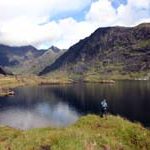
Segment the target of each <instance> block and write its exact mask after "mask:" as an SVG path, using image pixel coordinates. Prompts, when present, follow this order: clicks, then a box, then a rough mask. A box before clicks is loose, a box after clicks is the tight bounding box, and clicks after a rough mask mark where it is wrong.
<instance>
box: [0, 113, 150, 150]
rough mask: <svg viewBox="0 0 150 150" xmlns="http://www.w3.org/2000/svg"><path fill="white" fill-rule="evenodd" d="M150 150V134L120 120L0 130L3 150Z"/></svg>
mask: <svg viewBox="0 0 150 150" xmlns="http://www.w3.org/2000/svg"><path fill="white" fill-rule="evenodd" d="M110 149H111V150H149V149H150V131H149V130H147V129H145V128H143V127H142V126H141V125H139V124H134V123H131V122H129V121H127V120H124V119H122V118H120V117H114V116H109V117H108V119H107V120H106V119H104V118H100V117H99V116H95V115H88V116H85V117H81V118H80V119H79V121H78V122H77V123H76V124H74V125H71V126H70V127H67V128H61V129H51V128H43V129H32V130H28V131H19V130H15V129H12V128H9V127H0V150H110Z"/></svg>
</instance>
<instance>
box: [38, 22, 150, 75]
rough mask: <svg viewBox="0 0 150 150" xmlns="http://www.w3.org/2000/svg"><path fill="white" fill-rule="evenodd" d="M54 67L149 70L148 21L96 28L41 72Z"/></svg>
mask: <svg viewBox="0 0 150 150" xmlns="http://www.w3.org/2000/svg"><path fill="white" fill-rule="evenodd" d="M56 70H57V71H58V70H66V71H67V72H73V73H79V74H83V73H85V72H91V71H93V72H97V73H101V74H110V75H111V74H112V73H113V72H117V73H119V74H120V73H121V74H124V73H129V72H139V71H146V72H147V71H149V70H150V23H147V24H141V25H139V26H136V27H132V28H127V27H108V28H99V29H98V30H96V31H95V32H94V33H93V34H92V35H91V36H89V37H87V38H85V39H83V40H81V41H80V42H79V43H77V44H75V45H73V46H72V47H71V48H70V49H69V50H68V51H67V52H66V53H64V54H63V55H62V56H60V57H59V58H58V59H57V60H56V61H55V63H53V64H52V65H50V66H48V67H46V68H45V69H44V70H43V71H42V72H40V75H44V74H47V73H50V72H51V71H56Z"/></svg>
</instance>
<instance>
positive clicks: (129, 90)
mask: <svg viewBox="0 0 150 150" xmlns="http://www.w3.org/2000/svg"><path fill="white" fill-rule="evenodd" d="M15 93H16V95H15V96H8V97H0V124H2V125H8V126H11V127H15V128H19V129H30V128H38V127H47V126H51V127H63V126H67V125H70V124H72V123H74V122H76V121H77V120H78V118H79V117H80V116H82V115H86V114H99V112H100V101H101V100H102V99H103V98H106V99H107V102H108V105H109V112H110V113H112V114H114V115H121V116H123V117H125V118H127V119H129V120H131V121H135V122H140V123H142V124H143V125H144V126H147V127H150V81H120V82H117V83H116V84H112V85H110V84H89V83H88V84H85V83H84V84H70V85H50V86H35V87H19V88H16V89H15Z"/></svg>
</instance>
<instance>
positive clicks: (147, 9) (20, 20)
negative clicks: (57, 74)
mask: <svg viewBox="0 0 150 150" xmlns="http://www.w3.org/2000/svg"><path fill="white" fill-rule="evenodd" d="M90 2H91V0H75V1H70V0H11V1H10V0H5V1H2V0H0V43H2V44H8V45H15V46H21V45H28V44H31V45H34V46H36V47H41V45H45V44H46V45H49V46H50V45H52V44H53V45H56V46H59V47H60V48H68V47H69V46H71V45H72V44H74V43H76V42H78V41H79V40H80V39H82V38H85V37H86V36H88V35H89V34H91V33H92V32H93V31H94V30H95V29H96V28H98V27H104V26H115V25H123V26H133V25H137V24H139V23H141V22H150V0H136V2H135V0H128V1H127V4H126V5H123V4H122V5H120V6H119V7H118V8H117V9H115V8H114V7H113V6H112V4H111V0H97V1H94V2H93V3H92V4H91V7H90V9H89V11H88V12H86V15H85V18H84V19H83V20H82V21H77V20H75V19H74V18H73V17H72V16H70V17H69V18H64V19H60V20H57V21H55V20H52V18H55V16H57V15H61V14H64V13H67V14H72V13H75V12H81V11H82V10H84V8H86V7H87V6H88V5H89V4H90ZM83 13H84V12H83ZM45 22H47V23H45Z"/></svg>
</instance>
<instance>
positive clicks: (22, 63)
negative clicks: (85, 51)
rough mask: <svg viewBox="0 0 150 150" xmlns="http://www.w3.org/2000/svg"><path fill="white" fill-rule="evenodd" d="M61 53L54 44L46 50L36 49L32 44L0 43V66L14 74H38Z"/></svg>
mask: <svg viewBox="0 0 150 150" xmlns="http://www.w3.org/2000/svg"><path fill="white" fill-rule="evenodd" d="M53 49H54V50H53ZM62 53H63V52H62V51H61V50H60V49H58V48H56V47H54V46H53V47H52V48H49V49H47V50H37V49H36V48H34V47H32V46H22V47H10V46H6V45H0V66H2V67H4V68H6V69H7V70H10V71H11V72H13V73H14V74H38V73H39V72H40V71H41V70H42V69H44V68H45V67H46V66H48V65H50V64H51V63H52V62H54V60H55V59H56V58H57V57H58V56H60V55H61V54H62Z"/></svg>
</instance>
